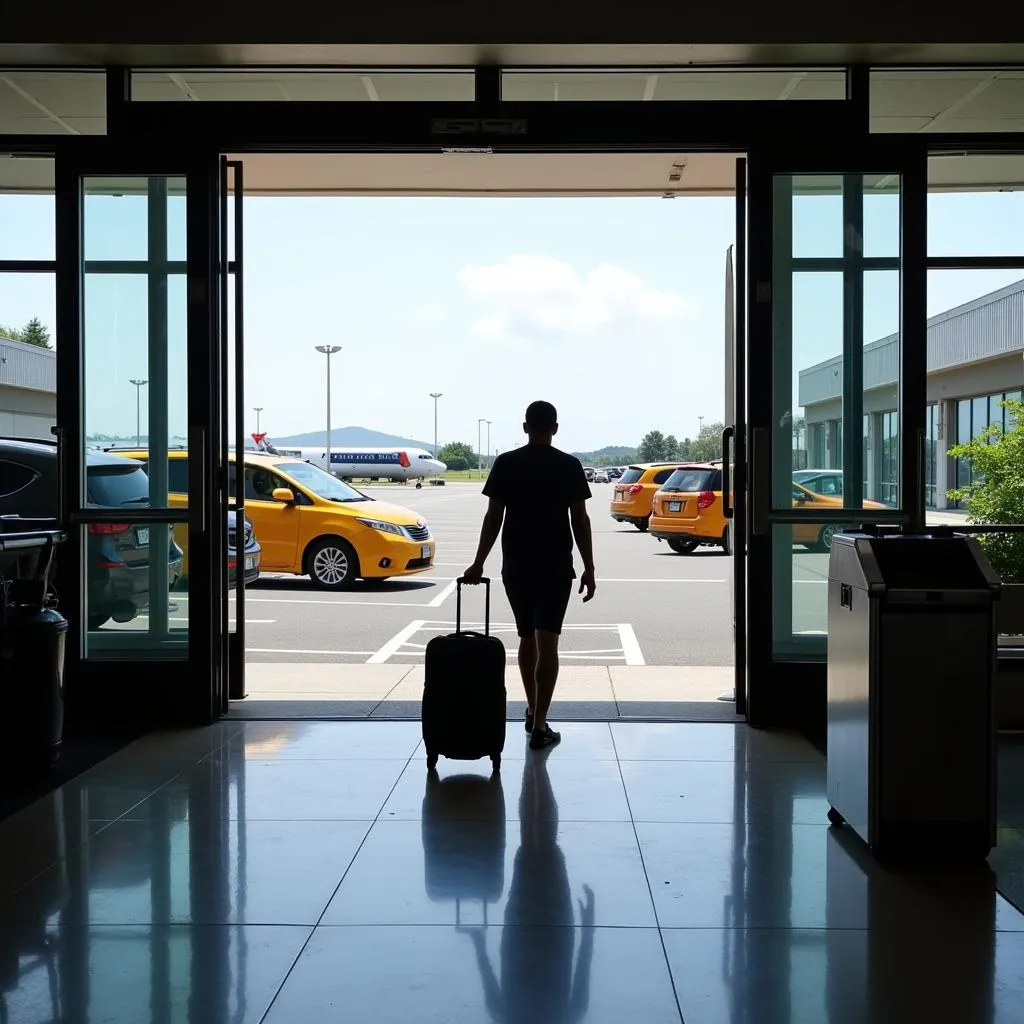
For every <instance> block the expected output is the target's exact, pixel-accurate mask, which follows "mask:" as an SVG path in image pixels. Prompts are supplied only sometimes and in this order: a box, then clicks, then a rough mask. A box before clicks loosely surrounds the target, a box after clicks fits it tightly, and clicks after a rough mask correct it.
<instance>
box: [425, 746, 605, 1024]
mask: <svg viewBox="0 0 1024 1024" xmlns="http://www.w3.org/2000/svg"><path fill="white" fill-rule="evenodd" d="M547 761H548V756H547V755H540V756H537V757H531V758H529V759H528V760H527V761H526V762H525V763H524V764H523V775H522V788H521V790H520V795H519V849H518V850H517V851H516V855H515V859H514V861H513V866H512V884H511V886H510V888H509V895H508V900H507V902H506V906H505V927H504V928H503V929H502V933H501V940H500V949H501V975H500V977H499V976H498V974H497V973H496V972H495V970H494V966H493V964H492V963H491V959H490V956H489V955H488V951H487V945H486V941H485V939H486V924H487V921H486V912H485V916H484V920H483V922H482V923H481V924H480V925H477V926H471V925H468V924H465V923H459V924H458V925H457V928H458V929H459V930H460V931H461V932H462V933H463V934H465V935H468V936H469V938H470V940H471V941H472V943H473V949H474V951H475V953H476V961H477V967H478V969H479V971H480V978H481V981H482V983H483V990H484V998H485V1002H486V1006H487V1011H488V1013H489V1014H490V1017H491V1020H492V1021H494V1022H495V1024H528V1022H529V1024H546V1022H549V1021H550V1022H551V1024H575V1022H577V1021H581V1020H583V1018H584V1017H585V1016H586V1013H587V1008H588V1006H589V1001H590V969H591V963H592V961H593V957H594V892H593V890H592V889H591V888H590V886H589V885H583V886H582V896H581V897H580V899H579V920H580V923H581V925H582V927H581V928H573V927H565V926H562V927H555V928H543V929H532V928H525V927H522V926H521V925H518V922H520V921H522V920H525V919H527V918H528V916H529V915H530V908H532V907H535V906H546V907H548V908H550V909H551V910H552V911H553V913H554V914H555V916H559V917H562V918H563V919H567V920H572V918H573V908H572V892H571V890H570V886H569V874H568V871H567V870H566V864H565V857H564V856H563V854H562V851H561V849H560V848H559V845H558V804H557V802H556V801H555V794H554V792H553V790H552V788H551V780H550V778H549V776H548V770H547ZM486 785H488V786H492V787H493V783H487V784H486ZM498 785H499V787H500V783H499V784H498ZM431 788H432V783H431V782H430V781H428V784H427V790H428V793H429V792H430V790H431ZM501 810H502V818H504V806H503V802H502V808H501ZM503 825H504V821H502V826H503ZM494 852H495V853H498V852H499V851H497V850H496V851H494ZM488 853H490V851H488ZM503 857H504V828H502V829H501V849H500V854H499V855H498V856H495V857H492V858H490V859H491V860H492V862H493V863H496V864H500V863H502V861H503ZM429 862H430V861H429V855H428V858H427V863H428V865H429ZM481 863H482V862H481ZM488 874H490V872H488ZM482 899H483V902H484V907H485V908H486V896H483V897H482ZM577 941H578V942H579V952H578V956H577V955H576V949H575V947H576V944H577Z"/></svg>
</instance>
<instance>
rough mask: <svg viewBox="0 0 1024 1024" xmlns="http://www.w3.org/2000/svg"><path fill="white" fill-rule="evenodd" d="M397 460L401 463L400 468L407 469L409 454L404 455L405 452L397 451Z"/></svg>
mask: <svg viewBox="0 0 1024 1024" xmlns="http://www.w3.org/2000/svg"><path fill="white" fill-rule="evenodd" d="M398 461H399V463H400V464H401V466H402V469H408V468H409V456H408V455H406V454H405V452H399V453H398Z"/></svg>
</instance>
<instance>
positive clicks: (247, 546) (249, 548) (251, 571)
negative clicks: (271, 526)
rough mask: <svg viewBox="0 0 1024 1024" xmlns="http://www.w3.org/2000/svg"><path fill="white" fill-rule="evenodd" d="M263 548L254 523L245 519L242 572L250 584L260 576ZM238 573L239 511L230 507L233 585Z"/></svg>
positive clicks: (231, 580) (230, 575)
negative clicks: (257, 538)
mask: <svg viewBox="0 0 1024 1024" xmlns="http://www.w3.org/2000/svg"><path fill="white" fill-rule="evenodd" d="M261 554H262V552H261V550H260V546H259V544H258V543H257V542H256V535H255V534H254V533H253V529H252V523H250V522H249V520H248V519H246V520H245V528H244V533H243V537H242V559H243V561H242V572H243V573H244V574H245V575H244V577H243V579H244V580H245V585H246V586H248V585H249V584H250V583H252V582H253V580H258V579H259V578H260V557H261ZM237 575H238V513H237V512H235V510H234V509H228V581H229V582H230V584H231V585H232V586H234V584H235V579H236V577H237Z"/></svg>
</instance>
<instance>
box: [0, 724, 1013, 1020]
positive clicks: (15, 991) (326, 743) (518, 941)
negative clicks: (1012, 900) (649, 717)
mask: <svg viewBox="0 0 1024 1024" xmlns="http://www.w3.org/2000/svg"><path fill="white" fill-rule="evenodd" d="M563 728H564V741H563V743H562V745H561V746H560V747H558V748H556V749H554V750H552V751H550V752H546V753H544V754H532V753H530V752H529V751H528V750H526V746H525V742H524V741H525V737H524V736H523V735H522V734H521V733H519V732H518V730H510V734H509V739H508V743H507V745H506V750H505V760H504V764H503V767H502V771H501V775H500V777H493V778H492V777H489V775H488V770H489V764H488V763H486V762H476V763H468V764H467V763H462V764H458V763H453V762H442V764H441V766H440V768H441V771H440V773H439V775H437V776H433V777H431V776H428V773H427V771H426V767H425V764H424V759H423V755H422V750H421V749H420V744H419V735H418V726H417V725H416V724H415V723H411V722H323V723H307V722H244V723H239V722H234V723H222V724H219V725H217V726H213V727H211V728H209V729H205V730H201V731H195V732H191V733H176V734H168V735H164V736H150V737H147V738H145V739H143V740H141V741H139V742H137V743H135V744H133V745H132V746H130V747H128V748H126V749H124V750H123V751H121V752H120V753H118V754H116V755H114V756H113V757H111V758H109V759H107V760H106V761H103V762H101V763H100V764H99V765H97V766H96V767H95V768H94V769H92V770H91V771H89V772H88V773H86V774H85V775H82V776H79V777H78V778H77V779H75V780H73V781H72V782H70V783H69V784H68V785H66V786H65V787H64V788H63V789H62V790H60V791H58V792H57V793H55V794H53V795H52V796H50V797H47V798H46V799H44V800H42V801H39V802H37V803H35V804H33V805H31V806H30V807H28V808H26V809H25V810H23V811H21V812H19V813H18V814H17V815H15V816H14V817H12V818H10V819H8V820H7V821H5V822H3V823H2V824H0V869H2V874H0V998H2V1001H3V1009H2V1011H0V1022H4V1024H8V1022H9V1024H44V1022H51V1021H67V1022H75V1024H100V1022H104V1024H145V1022H147V1021H152V1022H153V1024H178V1022H182V1024H198V1022H203V1024H250V1022H251V1024H257V1022H261V1021H265V1022H267V1024H293V1022H294V1024H319V1022H359V1024H392V1022H394V1024H399V1022H401V1024H486V1022H489V1021H493V1022H501V1024H519V1022H522V1024H527V1022H529V1024H575V1022H583V1021H588V1022H592V1024H631V1022H637V1024H661V1022H665V1024H669V1022H676V1024H678V1022H679V1021H685V1022H686V1024H783V1022H787V1024H788V1022H800V1024H804V1022H806V1024H889V1022H893V1024H896V1022H898V1024H907V1022H911V1021H914V1022H916V1021H937V1022H941V1024H960V1022H963V1024H995V1022H1017V1021H1022V1022H1024V916H1022V915H1021V914H1019V913H1018V912H1017V911H1016V910H1015V909H1014V908H1013V907H1012V906H1011V905H1010V904H1009V903H1007V902H1005V901H1004V900H1003V899H1002V897H1000V896H999V895H998V894H997V892H996V890H995V886H994V880H993V877H992V875H991V873H990V872H989V871H988V870H987V869H986V868H985V867H984V866H982V867H981V868H974V869H954V868H927V869H926V868H919V869H917V870H910V869H906V868H903V869H899V870H895V869H889V870H882V869H880V868H879V867H878V866H876V865H875V864H874V863H873V862H872V861H871V859H870V858H869V857H867V856H866V855H865V853H864V851H863V850H862V849H861V847H860V846H859V845H858V843H857V842H856V841H855V840H854V839H853V838H852V837H850V836H849V835H848V834H846V833H844V832H841V831H839V832H837V831H836V830H834V829H829V828H828V826H827V825H826V822H825V811H826V804H825V800H824V797H823V791H824V762H823V761H822V759H821V757H820V756H819V755H818V754H817V753H816V752H815V751H814V749H813V748H812V747H810V746H809V745H808V744H806V743H805V742H804V741H802V740H800V739H798V738H795V737H790V736H784V735H779V734H768V733H757V732H753V731H751V730H749V729H747V728H746V727H744V726H734V725H724V724H704V723H699V724H671V725H669V724H666V725H654V724H632V723H621V722H614V723H610V724H609V723H596V722H587V723H578V724H571V725H565V726H564V727H563Z"/></svg>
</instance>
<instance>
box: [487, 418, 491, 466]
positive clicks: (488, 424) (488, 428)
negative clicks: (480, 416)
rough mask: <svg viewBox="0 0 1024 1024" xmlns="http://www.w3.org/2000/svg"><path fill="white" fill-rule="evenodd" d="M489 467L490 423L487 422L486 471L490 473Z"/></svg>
mask: <svg viewBox="0 0 1024 1024" xmlns="http://www.w3.org/2000/svg"><path fill="white" fill-rule="evenodd" d="M490 465H491V421H490V420H488V421H487V471H488V472H490Z"/></svg>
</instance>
